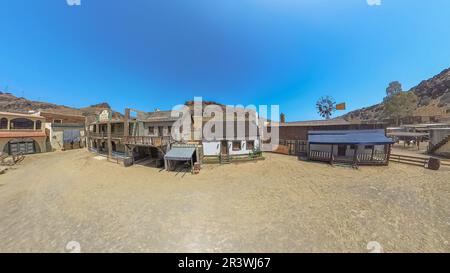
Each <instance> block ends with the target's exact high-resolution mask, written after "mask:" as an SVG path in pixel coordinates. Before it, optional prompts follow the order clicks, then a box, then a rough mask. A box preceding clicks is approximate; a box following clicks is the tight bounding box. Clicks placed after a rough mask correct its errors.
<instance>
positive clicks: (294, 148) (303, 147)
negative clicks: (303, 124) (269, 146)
mask: <svg viewBox="0 0 450 273" xmlns="http://www.w3.org/2000/svg"><path fill="white" fill-rule="evenodd" d="M279 144H280V145H282V146H286V147H287V150H288V154H289V155H299V154H301V153H306V152H307V147H308V142H307V141H306V140H285V139H280V141H279Z"/></svg>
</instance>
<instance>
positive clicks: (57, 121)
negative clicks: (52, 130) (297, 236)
mask: <svg viewBox="0 0 450 273" xmlns="http://www.w3.org/2000/svg"><path fill="white" fill-rule="evenodd" d="M53 123H55V124H62V119H54V120H53Z"/></svg>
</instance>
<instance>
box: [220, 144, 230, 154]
mask: <svg viewBox="0 0 450 273" xmlns="http://www.w3.org/2000/svg"><path fill="white" fill-rule="evenodd" d="M220 154H221V155H228V142H227V141H226V140H222V141H221V143H220Z"/></svg>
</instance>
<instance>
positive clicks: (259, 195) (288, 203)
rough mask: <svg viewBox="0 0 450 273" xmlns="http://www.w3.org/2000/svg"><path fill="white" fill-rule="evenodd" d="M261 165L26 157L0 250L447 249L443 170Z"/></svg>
mask: <svg viewBox="0 0 450 273" xmlns="http://www.w3.org/2000/svg"><path fill="white" fill-rule="evenodd" d="M265 156H266V160H264V161H258V162H250V163H240V164H229V165H207V166H204V168H203V169H202V171H201V173H200V174H199V175H195V176H194V175H191V174H190V173H188V174H181V173H178V174H177V173H169V172H165V171H161V170H158V169H154V168H149V167H145V166H133V167H130V168H124V167H122V166H120V165H117V164H115V163H111V162H107V161H106V160H98V159H96V158H95V156H94V155H92V154H90V153H88V152H87V151H84V150H78V151H68V152H56V153H48V154H39V155H33V156H28V157H27V158H26V159H25V160H24V161H23V162H22V163H21V164H20V165H19V166H17V167H16V168H14V169H10V170H8V171H7V172H6V173H5V174H3V175H0V208H1V209H0V252H68V251H69V249H68V247H69V246H70V244H69V245H68V243H69V242H71V241H76V242H77V243H79V245H80V247H81V252H369V250H368V249H367V246H368V243H369V242H376V243H375V244H379V245H380V246H381V247H382V248H383V251H384V252H450V243H449V241H450V170H449V169H442V170H440V171H437V172H434V171H430V170H426V169H423V168H420V167H413V166H407V165H400V164H396V163H391V165H390V166H389V167H362V168H360V169H359V170H353V169H350V168H344V167H331V166H329V165H327V164H321V163H312V162H303V161H298V160H297V158H295V157H289V156H283V155H275V154H265ZM370 244H374V243H370Z"/></svg>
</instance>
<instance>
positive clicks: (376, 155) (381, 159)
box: [309, 146, 390, 167]
mask: <svg viewBox="0 0 450 273" xmlns="http://www.w3.org/2000/svg"><path fill="white" fill-rule="evenodd" d="M385 150H387V152H384V151H375V150H372V153H370V154H369V153H358V151H357V150H356V151H355V154H354V155H353V156H338V155H335V154H333V153H332V152H324V151H315V150H311V151H309V159H310V160H312V161H321V162H328V163H330V164H331V165H333V164H335V163H340V164H349V165H353V166H355V167H356V166H361V165H367V166H370V165H381V166H383V165H388V164H389V157H390V146H389V147H387V148H385Z"/></svg>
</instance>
